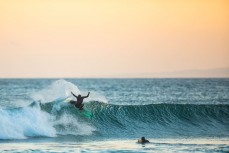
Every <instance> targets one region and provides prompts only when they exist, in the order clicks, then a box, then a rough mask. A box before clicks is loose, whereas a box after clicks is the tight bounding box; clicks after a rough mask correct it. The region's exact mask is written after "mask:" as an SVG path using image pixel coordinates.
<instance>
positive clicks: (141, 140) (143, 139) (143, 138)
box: [138, 137, 149, 144]
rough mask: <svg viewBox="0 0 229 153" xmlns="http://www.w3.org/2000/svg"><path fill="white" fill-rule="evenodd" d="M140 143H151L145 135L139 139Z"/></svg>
mask: <svg viewBox="0 0 229 153" xmlns="http://www.w3.org/2000/svg"><path fill="white" fill-rule="evenodd" d="M138 143H142V144H144V143H149V140H146V139H145V137H142V138H141V139H140V140H138Z"/></svg>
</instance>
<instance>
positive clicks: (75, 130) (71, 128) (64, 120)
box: [54, 114, 95, 135]
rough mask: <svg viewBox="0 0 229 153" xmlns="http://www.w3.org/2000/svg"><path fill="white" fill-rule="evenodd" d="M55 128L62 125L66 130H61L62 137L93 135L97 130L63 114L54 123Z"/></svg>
mask: <svg viewBox="0 0 229 153" xmlns="http://www.w3.org/2000/svg"><path fill="white" fill-rule="evenodd" d="M54 125H55V126H58V125H61V126H62V127H63V128H64V130H59V132H58V134H61V135H68V134H71V135H91V134H92V132H93V131H95V129H94V128H93V127H92V126H91V125H88V124H87V123H82V122H79V121H78V119H77V118H76V117H73V116H71V115H69V114H63V115H62V116H61V118H60V119H58V120H56V121H55V122H54Z"/></svg>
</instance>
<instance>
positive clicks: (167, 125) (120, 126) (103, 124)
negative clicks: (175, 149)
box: [87, 102, 229, 137]
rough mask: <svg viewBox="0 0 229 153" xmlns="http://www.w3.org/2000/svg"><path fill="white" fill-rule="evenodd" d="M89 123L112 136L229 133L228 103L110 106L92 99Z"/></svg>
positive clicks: (216, 134)
mask: <svg viewBox="0 0 229 153" xmlns="http://www.w3.org/2000/svg"><path fill="white" fill-rule="evenodd" d="M87 107H88V108H89V109H91V110H92V112H93V114H94V117H93V121H92V122H93V125H95V126H96V129H99V133H101V134H102V135H106V136H109V137H110V136H114V137H117V136H118V137H140V136H143V135H147V137H148V136H150V137H173V136H226V135H227V136H229V105H193V104H150V105H132V106H131V105H126V106H118V105H110V104H104V103H99V102H93V103H91V104H89V105H88V106H87Z"/></svg>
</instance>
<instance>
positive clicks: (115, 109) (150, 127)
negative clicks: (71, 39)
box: [0, 80, 229, 140]
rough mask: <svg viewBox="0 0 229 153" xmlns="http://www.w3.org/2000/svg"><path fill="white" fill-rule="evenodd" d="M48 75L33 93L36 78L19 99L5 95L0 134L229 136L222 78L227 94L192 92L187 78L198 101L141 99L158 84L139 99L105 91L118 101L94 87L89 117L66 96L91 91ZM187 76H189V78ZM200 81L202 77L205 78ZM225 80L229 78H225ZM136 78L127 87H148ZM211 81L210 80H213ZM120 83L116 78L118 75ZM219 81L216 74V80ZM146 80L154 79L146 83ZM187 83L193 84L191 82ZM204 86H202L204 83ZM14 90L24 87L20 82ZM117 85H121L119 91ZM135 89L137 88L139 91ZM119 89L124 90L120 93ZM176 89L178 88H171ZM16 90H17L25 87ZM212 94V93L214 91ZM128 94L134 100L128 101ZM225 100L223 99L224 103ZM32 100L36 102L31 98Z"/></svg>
mask: <svg viewBox="0 0 229 153" xmlns="http://www.w3.org/2000/svg"><path fill="white" fill-rule="evenodd" d="M43 81H44V80H43ZM46 81H47V80H45V81H44V82H45V83H44V84H42V86H41V87H39V88H38V89H37V90H35V89H36V88H37V87H36V88H34V89H33V90H35V92H30V93H29V91H28V90H29V89H30V88H32V87H33V86H32V84H31V83H30V86H31V87H30V86H29V87H28V85H26V83H23V84H25V85H26V86H25V91H24V90H23V91H24V92H23V93H28V95H26V96H25V95H22V97H21V98H19V99H16V100H15V101H14V103H13V102H12V101H10V102H8V101H7V99H8V98H5V99H3V98H2V97H1V98H2V99H1V101H0V129H1V130H0V140H1V139H26V138H29V137H58V138H60V139H62V137H66V136H69V135H71V136H73V137H80V138H90V139H91V138H102V139H107V138H139V137H141V136H146V137H151V138H157V137H159V138H160V137H162V138H169V137H218V136H219V137H225V136H226V137H228V136H229V104H227V103H228V94H227V93H226V92H227V90H228V89H227V88H226V87H225V88H224V87H223V84H220V86H218V87H217V89H221V90H222V91H224V92H222V93H221V96H222V97H220V96H219V95H214V97H213V98H211V97H210V96H209V95H206V93H207V90H210V91H211V92H210V93H214V91H215V90H216V89H214V88H211V89H206V92H204V91H203V92H202V93H199V91H196V90H195V91H193V93H188V91H186V89H184V87H183V86H184V85H183V84H182V91H183V90H184V91H186V93H188V94H189V95H192V96H193V97H197V95H198V94H199V95H200V96H199V97H197V100H196V99H194V98H191V100H190V101H195V102H193V103H187V104H182V103H174V102H172V101H173V100H174V99H171V96H168V97H166V96H163V95H162V96H161V97H162V100H163V101H166V98H167V103H164V102H162V103H160V102H158V103H154V102H152V101H151V102H150V99H149V97H148V101H147V102H144V103H143V104H142V101H141V99H144V97H146V96H147V94H148V95H149V94H150V92H151V90H154V89H153V88H152V89H149V88H146V89H147V90H149V91H147V90H146V91H145V92H144V93H145V94H143V96H141V94H140V95H138V99H137V100H135V101H133V99H132V98H128V97H127V96H126V95H128V94H129V93H124V92H123V91H122V90H121V88H115V87H114V88H112V90H110V91H107V92H105V93H108V95H110V96H111V97H112V94H113V100H114V101H112V99H108V100H107V99H106V98H107V96H103V95H101V94H98V93H97V92H95V90H90V91H92V92H91V95H90V97H89V98H87V99H85V102H84V104H85V109H86V110H89V111H90V112H91V113H92V114H93V117H92V118H87V117H85V116H84V115H82V113H81V112H80V111H79V110H77V109H76V108H75V107H73V106H72V105H71V104H70V103H67V102H66V101H65V99H66V98H71V99H72V98H74V97H72V96H71V91H73V92H74V93H76V94H82V95H84V94H86V92H84V91H80V90H79V88H78V87H77V86H76V85H74V84H73V83H71V82H68V81H65V80H58V81H54V82H53V83H52V84H51V85H49V86H45V84H46V83H47V82H46ZM48 81H49V80H48ZM94 81H95V80H94ZM105 81H109V80H105ZM138 81H139V80H138ZM149 81H150V82H152V80H149ZM154 81H155V80H154ZM173 81H174V80H173ZM182 81H183V82H184V80H182ZM197 81H198V82H199V81H200V80H197ZM223 81H224V82H223V83H225V80H223ZM226 81H227V80H226ZM25 82H26V81H25ZM121 82H123V81H121ZM133 82H134V80H131V81H130V80H129V83H130V85H132V86H131V90H130V91H128V92H131V93H132V94H133V93H134V94H135V95H137V94H138V92H142V93H143V90H142V89H144V88H143V87H139V88H138V89H136V90H135V86H134V85H135V84H134V83H133ZM143 82H145V84H146V83H149V82H148V81H147V80H143ZM178 82H179V81H178ZM192 82H193V80H192ZM194 82H195V81H194ZM206 82H207V84H208V82H209V81H206ZM16 83H17V81H15V80H14V83H12V85H14V86H16V85H15V84H16ZM35 83H39V81H37V80H36V82H35ZM84 83H85V82H83V83H82V84H84ZM115 83H117V80H116V82H115ZM123 83H124V82H123ZM154 83H155V82H154ZM160 83H162V82H160ZM211 83H212V82H211ZM216 83H217V80H216V81H215V83H214V84H216ZM23 84H22V83H20V84H19V85H18V87H21V86H23ZM214 84H213V85H214ZM93 85H94V84H93ZM136 85H138V84H136ZM213 85H212V87H213ZM0 86H1V84H0ZM8 86H9V85H7V86H6V87H8ZM101 86H103V88H104V90H108V87H107V86H106V84H101ZM146 86H149V85H148V84H146ZM176 86H177V84H176ZM144 87H145V86H144ZM159 87H160V88H162V89H163V88H168V87H167V86H166V87H164V86H161V85H160V86H159ZM159 87H158V88H159ZM208 87H209V86H208ZM158 88H155V91H157V90H159V89H158ZM188 88H191V87H190V86H189V87H188ZM199 88H200V89H203V88H204V87H199ZM3 89H4V88H3ZM162 89H160V90H162ZM173 89H177V90H178V89H179V88H178V87H173ZM4 90H6V89H4ZM15 90H19V89H18V88H15ZM30 90H31V89H30ZM113 90H114V91H113ZM117 90H121V91H120V92H119V91H117ZM132 90H134V91H137V92H136V93H135V92H133V91H132ZM169 90H170V89H169ZM192 90H194V89H192ZM10 91H11V89H10V88H9V91H4V93H7V92H8V93H9V94H12V93H11V92H10ZM86 91H87V90H86ZM115 91H116V93H119V94H117V95H115ZM126 91H127V90H126ZM171 91H174V90H172V89H171ZM160 92H162V91H160ZM14 93H15V94H18V93H20V92H14ZM175 93H176V94H175ZM178 93H179V94H178ZM122 94H123V98H121V99H120V103H117V102H116V100H117V97H119V98H120V96H122ZM177 95H180V92H178V91H174V96H173V97H176V96H177ZM189 95H187V94H184V97H183V98H182V97H181V98H180V99H182V100H183V99H187V98H188V97H190V96H189ZM204 95H206V96H205V97H204V101H206V100H208V99H213V100H212V102H211V103H206V104H203V101H201V96H204ZM210 95H211V96H213V95H212V94H210ZM13 97H15V96H13ZM23 97H25V99H23ZM105 97H106V98H105ZM161 97H160V98H161ZM128 99H129V100H130V101H129V102H128ZM199 99H200V101H201V102H199V103H198V102H197V101H199ZM4 100H5V101H4ZM122 100H125V101H122ZM151 100H152V99H151ZM153 100H155V99H153ZM178 100H179V99H178ZM220 100H221V101H223V102H222V103H221V104H220ZM2 101H3V102H4V103H3V102H2ZM28 101H30V102H28ZM31 101H34V102H32V103H31ZM138 101H139V103H138ZM23 102H24V103H23ZM8 103H9V105H8ZM19 103H20V104H19ZM17 104H19V106H17ZM3 106H4V107H3ZM12 106H14V107H12Z"/></svg>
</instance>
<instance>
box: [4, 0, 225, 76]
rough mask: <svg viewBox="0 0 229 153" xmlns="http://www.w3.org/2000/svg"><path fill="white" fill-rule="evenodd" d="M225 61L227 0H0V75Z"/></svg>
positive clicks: (98, 72)
mask: <svg viewBox="0 0 229 153" xmlns="http://www.w3.org/2000/svg"><path fill="white" fill-rule="evenodd" d="M226 67H229V1H228V0H191V1H186V0H172V1H171V0H0V77H1V78H4V77H109V76H110V77H112V76H119V75H122V76H124V77H125V74H127V75H128V76H130V77H131V75H132V74H133V75H134V74H146V73H147V74H150V73H160V72H173V71H175V72H177V71H183V70H196V69H197V70H205V69H215V68H226ZM143 77H144V75H143Z"/></svg>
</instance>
